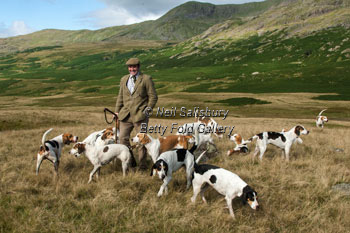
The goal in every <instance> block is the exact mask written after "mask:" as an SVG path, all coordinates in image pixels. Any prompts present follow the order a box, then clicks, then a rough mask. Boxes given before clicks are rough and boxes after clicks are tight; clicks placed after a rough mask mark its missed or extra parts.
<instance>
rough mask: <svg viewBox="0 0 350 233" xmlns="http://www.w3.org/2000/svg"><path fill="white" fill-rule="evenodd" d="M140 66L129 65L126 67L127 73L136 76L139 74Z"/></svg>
mask: <svg viewBox="0 0 350 233" xmlns="http://www.w3.org/2000/svg"><path fill="white" fill-rule="evenodd" d="M139 69H140V66H139V65H130V66H128V70H129V73H130V74H131V75H136V74H137V73H138V72H139Z"/></svg>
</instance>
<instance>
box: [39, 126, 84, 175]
mask: <svg viewBox="0 0 350 233" xmlns="http://www.w3.org/2000/svg"><path fill="white" fill-rule="evenodd" d="M51 131H52V128H51V129H49V130H47V131H46V132H45V133H44V134H43V136H42V138H41V146H40V149H39V152H38V154H37V162H36V175H38V174H39V170H40V165H41V163H42V162H43V160H44V159H47V160H49V161H50V162H52V163H53V165H54V169H55V174H56V175H57V174H58V166H59V164H60V158H61V153H62V148H63V146H64V145H69V144H70V143H75V142H77V141H78V137H77V136H73V135H72V134H70V133H65V134H61V135H58V136H56V137H54V138H52V139H51V140H48V141H46V136H47V135H48V134H49V133H50V132H51Z"/></svg>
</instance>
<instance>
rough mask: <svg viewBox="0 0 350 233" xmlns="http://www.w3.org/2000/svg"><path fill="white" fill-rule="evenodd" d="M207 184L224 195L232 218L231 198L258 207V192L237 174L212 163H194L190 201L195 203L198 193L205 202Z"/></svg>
mask: <svg viewBox="0 0 350 233" xmlns="http://www.w3.org/2000/svg"><path fill="white" fill-rule="evenodd" d="M203 184H204V185H203ZM209 185H210V186H212V187H213V188H214V189H215V190H216V191H217V192H219V193H220V194H222V195H224V196H225V199H226V203H227V206H228V209H229V211H230V215H231V217H232V218H233V219H234V218H235V215H234V213H233V209H232V199H234V198H235V197H241V200H242V202H243V204H246V203H248V204H249V205H250V207H251V208H252V209H254V210H256V209H258V208H259V203H258V199H257V197H258V193H257V192H256V191H255V190H254V189H252V188H251V187H250V186H249V185H247V183H246V182H244V181H243V180H242V179H241V178H240V177H239V176H238V175H236V174H234V173H232V172H230V171H228V170H226V169H223V168H220V167H216V166H213V165H209V164H200V165H198V164H197V163H195V164H194V172H193V180H192V186H193V196H192V197H191V201H192V203H195V201H196V198H197V195H198V193H200V195H201V197H202V200H203V202H204V203H206V202H207V201H206V199H205V197H204V192H205V190H206V189H207V188H208V187H209Z"/></svg>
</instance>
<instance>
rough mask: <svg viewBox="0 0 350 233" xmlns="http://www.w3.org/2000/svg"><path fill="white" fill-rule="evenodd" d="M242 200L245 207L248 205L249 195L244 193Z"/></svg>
mask: <svg viewBox="0 0 350 233" xmlns="http://www.w3.org/2000/svg"><path fill="white" fill-rule="evenodd" d="M241 200H242V203H243V205H245V204H247V193H246V192H243V194H242V196H241Z"/></svg>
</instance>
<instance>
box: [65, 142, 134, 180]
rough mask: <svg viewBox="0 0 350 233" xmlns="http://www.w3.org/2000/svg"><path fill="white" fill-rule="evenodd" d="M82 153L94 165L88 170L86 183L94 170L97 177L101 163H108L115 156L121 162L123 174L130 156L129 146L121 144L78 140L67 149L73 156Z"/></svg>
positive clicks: (90, 178)
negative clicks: (99, 143) (102, 144)
mask: <svg viewBox="0 0 350 233" xmlns="http://www.w3.org/2000/svg"><path fill="white" fill-rule="evenodd" d="M82 153H85V155H86V157H87V158H88V159H89V161H90V162H91V163H92V165H93V166H94V168H93V169H92V171H91V172H90V176H89V181H88V183H90V182H91V181H92V178H93V176H94V174H95V173H96V172H97V177H98V175H99V173H100V168H101V167H102V165H106V164H108V163H109V162H111V161H112V160H114V159H115V158H118V159H119V160H120V161H121V162H122V171H123V176H125V174H126V171H127V169H128V164H129V161H130V157H131V154H130V150H129V148H128V147H127V146H125V145H123V144H108V145H105V146H95V145H91V144H88V143H85V142H78V143H76V144H75V145H74V146H73V148H72V149H71V150H70V151H69V154H72V155H74V156H75V157H79V156H80V155H81V154H82Z"/></svg>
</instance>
